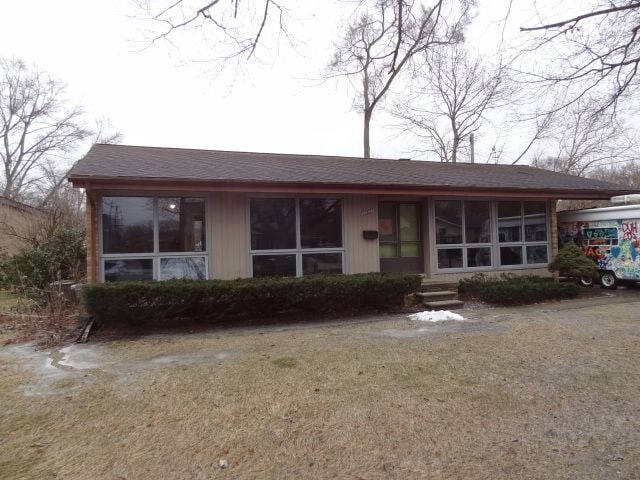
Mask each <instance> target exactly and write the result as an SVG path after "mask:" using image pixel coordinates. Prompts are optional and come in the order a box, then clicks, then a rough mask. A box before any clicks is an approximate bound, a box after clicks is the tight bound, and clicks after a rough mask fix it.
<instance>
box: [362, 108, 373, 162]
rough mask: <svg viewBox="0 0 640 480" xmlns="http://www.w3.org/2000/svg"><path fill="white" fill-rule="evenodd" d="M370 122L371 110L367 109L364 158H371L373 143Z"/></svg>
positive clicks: (365, 114)
mask: <svg viewBox="0 0 640 480" xmlns="http://www.w3.org/2000/svg"><path fill="white" fill-rule="evenodd" d="M369 123H371V112H370V111H369V110H365V112H364V136H363V141H364V158H371V145H370V143H369Z"/></svg>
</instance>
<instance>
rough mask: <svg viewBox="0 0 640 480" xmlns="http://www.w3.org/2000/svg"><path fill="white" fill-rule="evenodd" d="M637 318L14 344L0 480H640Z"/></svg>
mask: <svg viewBox="0 0 640 480" xmlns="http://www.w3.org/2000/svg"><path fill="white" fill-rule="evenodd" d="M639 309H640V294H639V292H627V293H626V294H624V295H623V294H622V293H618V294H616V296H615V297H610V298H605V299H603V298H594V299H589V300H582V301H568V302H561V303H550V304H544V305H537V306H534V307H528V308H519V309H486V310H477V311H462V313H463V314H464V315H465V317H467V318H468V321H466V322H462V323H451V322H449V323H446V324H424V323H420V324H416V322H410V321H409V320H407V318H406V317H405V316H403V315H390V316H377V317H367V318H359V319H357V320H349V321H346V322H334V321H332V322H331V323H325V324H320V323H315V324H312V325H304V326H303V325H300V326H293V325H286V326H282V325H281V326H265V327H253V328H237V329H224V330H222V329H219V330H214V331H209V332H206V333H197V334H186V333H183V334H170V335H151V336H147V337H140V338H129V339H126V338H125V339H117V340H110V341H106V340H105V341H102V342H96V341H94V342H93V343H91V344H88V345H86V346H73V347H71V348H70V349H67V350H60V349H53V350H49V351H40V352H36V351H34V350H33V348H31V347H29V346H24V345H22V346H16V345H8V346H5V347H2V348H0V443H1V448H0V478H6V479H22V478H25V479H32V478H34V479H50V478H51V479H53V478H58V479H147V478H148V479H212V478H234V479H241V478H267V479H270V478H291V479H298V478H353V479H378V478H380V479H387V478H397V479H412V478H463V479H467V478H468V479H485V478H486V479H500V478H518V479H550V478H551V479H555V478H558V479H574V478H577V479H592V478H593V479H612V478H625V479H632V478H640V314H639V313H638V311H639ZM0 340H1V339H0ZM221 459H225V460H227V462H228V468H226V469H222V468H220V467H219V466H218V462H219V461H220V460H221Z"/></svg>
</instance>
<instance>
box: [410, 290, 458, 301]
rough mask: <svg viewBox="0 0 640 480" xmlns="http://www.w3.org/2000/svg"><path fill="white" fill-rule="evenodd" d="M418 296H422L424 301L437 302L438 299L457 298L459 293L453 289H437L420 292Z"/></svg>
mask: <svg viewBox="0 0 640 480" xmlns="http://www.w3.org/2000/svg"><path fill="white" fill-rule="evenodd" d="M416 296H418V297H420V298H422V300H423V301H424V302H435V301H437V300H456V299H457V297H458V293H457V292H454V291H451V290H436V291H432V292H431V291H429V292H418V293H416Z"/></svg>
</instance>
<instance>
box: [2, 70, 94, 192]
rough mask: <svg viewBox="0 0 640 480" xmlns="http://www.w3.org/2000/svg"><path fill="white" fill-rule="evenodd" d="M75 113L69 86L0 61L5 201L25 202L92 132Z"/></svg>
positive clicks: (39, 72) (76, 109)
mask: <svg viewBox="0 0 640 480" xmlns="http://www.w3.org/2000/svg"><path fill="white" fill-rule="evenodd" d="M81 117H82V112H81V110H80V109H79V108H77V107H69V102H68V100H67V99H66V97H65V86H64V84H62V83H61V82H60V81H58V80H54V79H52V78H50V77H49V76H48V75H46V74H45V73H43V72H41V71H39V70H37V69H36V68H30V67H27V65H26V64H25V63H24V62H22V61H20V60H17V59H0V160H1V161H2V167H3V178H2V184H1V188H2V195H3V196H5V197H7V198H11V199H22V198H24V196H25V195H27V194H28V193H29V192H30V191H32V190H33V189H34V187H35V186H36V185H37V184H39V183H41V182H42V176H41V173H42V169H46V168H47V166H48V165H50V164H51V162H55V161H56V160H57V159H60V158H62V157H64V156H66V155H68V154H69V153H70V152H73V151H74V150H75V149H76V148H77V147H78V145H79V142H81V141H82V140H83V139H84V138H85V137H87V136H88V135H89V132H88V131H87V130H86V129H84V128H83V127H82V126H81Z"/></svg>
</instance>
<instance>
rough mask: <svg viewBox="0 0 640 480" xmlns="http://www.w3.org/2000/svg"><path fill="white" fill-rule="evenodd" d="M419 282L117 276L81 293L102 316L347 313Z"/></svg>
mask: <svg viewBox="0 0 640 480" xmlns="http://www.w3.org/2000/svg"><path fill="white" fill-rule="evenodd" d="M420 282H421V279H420V277H419V276H417V275H394V274H358V275H312V276H308V277H303V278H250V279H238V280H168V281H163V282H114V283H99V284H98V283H97V284H89V285H85V286H84V287H83V289H82V298H83V304H84V306H85V308H86V309H87V312H88V313H89V315H92V316H94V318H96V319H97V320H98V321H101V322H125V323H144V322H154V321H157V320H166V319H180V318H190V319H214V320H215V319H221V318H224V317H234V316H249V317H258V316H259V317H273V316H279V315H283V314H288V313H295V312H313V313H324V314H335V313H341V314H348V313H356V312H361V311H366V310H384V309H388V308H390V307H394V306H399V305H402V304H403V301H404V297H405V295H407V294H409V293H411V292H413V291H415V290H417V288H418V287H419V285H420Z"/></svg>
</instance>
